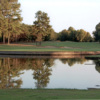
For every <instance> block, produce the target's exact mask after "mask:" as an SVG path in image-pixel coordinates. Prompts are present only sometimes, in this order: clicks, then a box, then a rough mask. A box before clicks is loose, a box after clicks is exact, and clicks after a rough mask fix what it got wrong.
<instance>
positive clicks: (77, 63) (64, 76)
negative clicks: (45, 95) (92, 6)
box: [0, 57, 100, 89]
mask: <svg viewBox="0 0 100 100" xmlns="http://www.w3.org/2000/svg"><path fill="white" fill-rule="evenodd" d="M5 88H25V89H37V88H47V89H89V88H97V89H98V88H100V59H86V58H63V59H53V58H7V57H6V58H3V57H2V58H0V89H5Z"/></svg>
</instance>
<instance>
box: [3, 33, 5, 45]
mask: <svg viewBox="0 0 100 100" xmlns="http://www.w3.org/2000/svg"><path fill="white" fill-rule="evenodd" d="M3 44H5V35H3Z"/></svg>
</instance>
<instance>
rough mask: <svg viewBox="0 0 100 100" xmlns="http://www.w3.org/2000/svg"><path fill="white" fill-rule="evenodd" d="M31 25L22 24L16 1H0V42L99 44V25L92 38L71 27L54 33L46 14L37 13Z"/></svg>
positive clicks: (86, 33)
mask: <svg viewBox="0 0 100 100" xmlns="http://www.w3.org/2000/svg"><path fill="white" fill-rule="evenodd" d="M35 19H36V20H35V21H34V22H33V25H27V24H24V23H22V17H21V10H20V4H19V3H18V0H0V42H3V43H6V42H7V43H8V44H9V43H10V42H19V41H27V42H35V41H56V40H59V41H76V42H92V41H99V42H100V23H99V24H97V25H96V30H95V31H94V32H93V37H92V36H91V35H90V33H89V32H86V31H85V30H83V29H79V30H75V29H74V28H73V27H69V28H68V29H64V30H62V31H61V32H58V33H57V32H55V31H54V29H53V28H52V26H51V25H50V18H49V17H48V14H47V13H45V12H42V11H37V12H36V14H35Z"/></svg>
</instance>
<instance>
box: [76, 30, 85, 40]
mask: <svg viewBox="0 0 100 100" xmlns="http://www.w3.org/2000/svg"><path fill="white" fill-rule="evenodd" d="M86 35H87V32H86V31H84V30H83V29H80V30H77V32H76V34H75V38H76V41H78V42H83V40H84V38H85V36H86Z"/></svg>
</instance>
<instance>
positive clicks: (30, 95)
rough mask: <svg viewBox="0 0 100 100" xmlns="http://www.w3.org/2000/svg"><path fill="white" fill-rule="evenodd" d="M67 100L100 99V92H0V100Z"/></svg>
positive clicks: (29, 90) (25, 90) (59, 90)
mask: <svg viewBox="0 0 100 100" xmlns="http://www.w3.org/2000/svg"><path fill="white" fill-rule="evenodd" d="M66 99H68V100H69V99H85V100H86V99H92V100H95V99H98V100H99V99H100V90H66V89H57V90H55V89H54V90H48V89H47V90H45V89H43V90H32V89H12V90H0V100H66Z"/></svg>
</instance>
